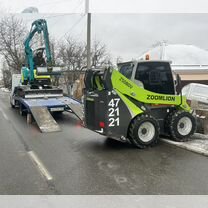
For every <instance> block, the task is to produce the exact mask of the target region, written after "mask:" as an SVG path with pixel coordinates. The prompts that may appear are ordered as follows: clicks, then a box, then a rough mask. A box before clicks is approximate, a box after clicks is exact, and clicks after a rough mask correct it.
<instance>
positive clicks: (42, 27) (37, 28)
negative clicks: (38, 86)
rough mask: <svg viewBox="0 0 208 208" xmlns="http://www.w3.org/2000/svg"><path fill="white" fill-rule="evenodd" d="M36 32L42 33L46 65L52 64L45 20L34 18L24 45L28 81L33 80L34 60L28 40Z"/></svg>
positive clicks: (29, 40)
mask: <svg viewBox="0 0 208 208" xmlns="http://www.w3.org/2000/svg"><path fill="white" fill-rule="evenodd" d="M36 33H38V34H41V33H43V38H44V43H45V51H46V58H47V66H49V67H51V65H52V56H51V51H50V44H49V34H48V27H47V22H46V20H44V19H38V20H35V21H34V22H33V23H32V26H31V30H30V33H29V35H28V36H27V38H26V40H25V42H24V46H25V54H26V60H27V64H28V66H29V69H30V81H33V80H34V61H33V50H32V48H31V46H30V42H31V40H32V39H33V37H34V35H35V34H36Z"/></svg>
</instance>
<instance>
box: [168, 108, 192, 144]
mask: <svg viewBox="0 0 208 208" xmlns="http://www.w3.org/2000/svg"><path fill="white" fill-rule="evenodd" d="M169 119H170V120H169V130H170V136H171V137H172V139H173V140H175V141H179V142H183V141H187V139H188V138H189V137H190V136H191V135H193V134H194V133H195V131H196V119H195V117H194V116H193V115H192V114H190V113H189V112H185V111H175V112H173V113H172V115H171V116H170V117H169Z"/></svg>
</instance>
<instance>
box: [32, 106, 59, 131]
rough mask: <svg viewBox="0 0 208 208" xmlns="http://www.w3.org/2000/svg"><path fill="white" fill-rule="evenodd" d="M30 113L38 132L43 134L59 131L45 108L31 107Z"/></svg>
mask: <svg viewBox="0 0 208 208" xmlns="http://www.w3.org/2000/svg"><path fill="white" fill-rule="evenodd" d="M30 111H31V113H32V115H33V118H34V120H35V121H36V123H37V125H38V127H39V128H40V131H41V132H43V133H48V132H57V131H61V128H60V126H59V125H58V124H57V123H56V121H55V120H54V118H53V116H52V115H51V114H50V112H49V111H48V108H47V107H39V106H35V107H31V108H30Z"/></svg>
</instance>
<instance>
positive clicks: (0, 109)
mask: <svg viewBox="0 0 208 208" xmlns="http://www.w3.org/2000/svg"><path fill="white" fill-rule="evenodd" d="M0 111H1V113H2V115H3V116H4V118H5V119H6V120H7V121H8V120H9V118H8V117H7V115H6V114H5V113H4V111H3V109H2V108H1V107H0Z"/></svg>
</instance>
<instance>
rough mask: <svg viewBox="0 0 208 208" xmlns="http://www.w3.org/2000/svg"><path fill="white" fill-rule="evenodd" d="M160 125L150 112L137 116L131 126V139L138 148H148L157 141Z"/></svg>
mask: <svg viewBox="0 0 208 208" xmlns="http://www.w3.org/2000/svg"><path fill="white" fill-rule="evenodd" d="M159 134H160V127H159V124H158V122H157V120H156V119H155V118H153V117H152V116H151V115H148V114H142V115H139V116H137V117H136V118H135V119H134V120H133V121H132V123H131V124H130V127H129V140H130V142H131V143H132V144H133V145H134V146H136V147H138V148H141V149H143V148H146V147H148V146H153V145H155V144H156V143H157V141H158V138H159Z"/></svg>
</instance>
